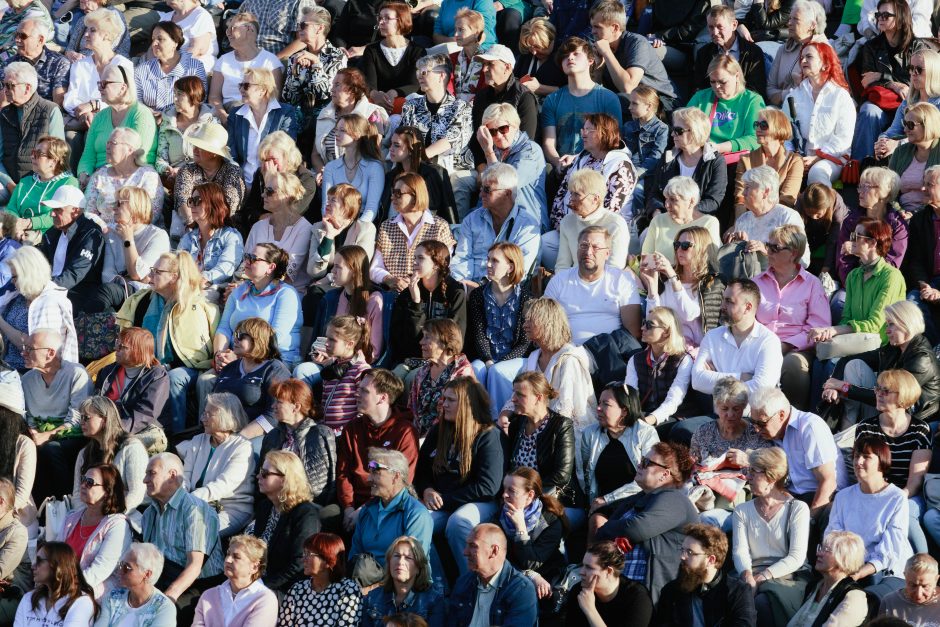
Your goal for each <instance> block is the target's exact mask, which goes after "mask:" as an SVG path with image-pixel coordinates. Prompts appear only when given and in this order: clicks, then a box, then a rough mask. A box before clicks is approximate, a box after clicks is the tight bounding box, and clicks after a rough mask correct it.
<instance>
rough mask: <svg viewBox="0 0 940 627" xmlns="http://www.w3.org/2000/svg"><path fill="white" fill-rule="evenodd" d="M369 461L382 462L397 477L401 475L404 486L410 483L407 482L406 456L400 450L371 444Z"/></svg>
mask: <svg viewBox="0 0 940 627" xmlns="http://www.w3.org/2000/svg"><path fill="white" fill-rule="evenodd" d="M369 461H370V462H376V463H377V464H382V465H383V466H385V467H386V468H388V469H389V471H390V472H394V473H395V474H397V475H398V476H399V477H401V482H402V483H403V484H405V485H406V486H407V485H410V484H409V483H408V472H409V467H408V458H407V457H405V454H404V453H402V452H401V451H396V450H395V449H388V448H379V447H377V446H372V447H369Z"/></svg>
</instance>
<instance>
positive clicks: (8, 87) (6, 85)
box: [3, 82, 100, 91]
mask: <svg viewBox="0 0 940 627" xmlns="http://www.w3.org/2000/svg"><path fill="white" fill-rule="evenodd" d="M22 84H23V83H12V82H5V83H3V88H4V89H6V90H7V91H13V90H14V89H16V86H17V85H22ZM99 91H100V90H99Z"/></svg>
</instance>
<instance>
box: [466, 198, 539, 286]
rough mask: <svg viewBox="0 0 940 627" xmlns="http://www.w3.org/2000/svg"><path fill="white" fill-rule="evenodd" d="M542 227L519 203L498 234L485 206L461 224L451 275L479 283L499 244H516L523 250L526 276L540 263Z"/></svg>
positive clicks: (480, 207)
mask: <svg viewBox="0 0 940 627" xmlns="http://www.w3.org/2000/svg"><path fill="white" fill-rule="evenodd" d="M541 232H542V230H541V228H540V226H539V223H538V221H537V220H536V219H535V218H534V217H533V216H532V215H530V214H529V212H528V211H523V210H522V207H521V206H520V205H519V204H518V203H517V204H516V206H515V207H513V208H512V211H510V212H509V216H508V217H507V218H506V221H505V222H503V226H502V227H501V228H500V229H499V233H496V232H495V230H494V229H493V216H491V215H490V211H489V209H487V208H485V207H483V206H482V205H481V206H479V207H477V208H476V209H474V210H473V211H471V212H470V214H469V215H468V216H467V217H466V218H464V219H463V222H461V223H460V231H459V233H458V234H457V248H456V249H455V250H454V256H453V258H452V261H451V262H450V273H451V276H453V277H454V278H455V279H457V280H458V281H464V280H467V279H469V280H471V281H475V282H477V283H479V282H481V281H482V280H483V279H484V278H485V277H486V254H487V252H488V251H489V249H490V246H492V245H493V244H495V243H496V242H502V241H506V242H512V243H513V244H516V245H517V246H519V248H521V249H522V256H523V257H524V258H525V273H526V274H528V273H529V270H530V269H531V268H534V267H535V264H536V263H537V262H538V258H539V250H540V244H541V241H542V236H541Z"/></svg>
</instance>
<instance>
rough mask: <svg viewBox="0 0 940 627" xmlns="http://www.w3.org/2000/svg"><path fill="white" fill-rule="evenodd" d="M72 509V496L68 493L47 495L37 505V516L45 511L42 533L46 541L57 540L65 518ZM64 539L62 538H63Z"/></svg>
mask: <svg viewBox="0 0 940 627" xmlns="http://www.w3.org/2000/svg"><path fill="white" fill-rule="evenodd" d="M70 511H72V497H71V496H70V495H68V494H66V495H64V496H62V497H55V496H50V497H47V498H46V500H45V501H43V502H42V505H40V506H39V511H38V513H37V516H42V514H43V512H45V513H46V519H45V524H44V534H45V538H46V542H55V541H56V540H58V539H59V538H58V536H59V533H61V531H62V529H64V528H65V519H66V517H67V516H68V515H69V512H70ZM63 541H64V539H63Z"/></svg>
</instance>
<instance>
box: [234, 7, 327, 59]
mask: <svg viewBox="0 0 940 627" xmlns="http://www.w3.org/2000/svg"><path fill="white" fill-rule="evenodd" d="M307 6H311V7H312V6H316V2H314V0H245V2H243V3H242V6H241V9H239V13H248V12H251V13H254V14H255V16H256V17H257V18H258V24H259V26H260V29H259V31H258V45H259V46H260V47H262V48H264V49H265V50H267V51H268V52H270V53H272V54H277V53H278V52H280V51H281V50H282V49H283V48H284V47H285V46H287V44H289V43H290V42H291V41H293V37H292V36H291V34H292V33H294V32H296V30H297V23H298V22H299V21H300V15H301V12H302V11H303V9H304V7H307Z"/></svg>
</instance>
